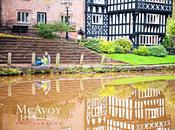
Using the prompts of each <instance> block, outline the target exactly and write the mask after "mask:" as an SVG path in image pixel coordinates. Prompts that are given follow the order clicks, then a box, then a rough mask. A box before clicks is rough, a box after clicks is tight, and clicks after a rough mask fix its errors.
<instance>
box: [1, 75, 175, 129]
mask: <svg viewBox="0 0 175 130" xmlns="http://www.w3.org/2000/svg"><path fill="white" fill-rule="evenodd" d="M128 75H129V76H132V75H134V74H123V75H122V74H120V75H115V74H107V75H95V76H92V75H91V76H75V75H74V76H56V75H48V76H24V77H12V78H6V77H4V78H2V79H0V80H1V82H0V130H19V128H20V130H49V129H52V130H144V129H150V130H154V129H158V130H159V129H160V130H161V129H162V130H168V129H171V127H174V124H173V123H174V121H175V119H174V118H175V116H174V110H175V108H174V104H173V103H172V102H171V100H172V99H173V98H172V97H171V96H170V91H172V92H173V93H172V94H174V89H169V88H168V87H167V86H170V88H173V85H172V84H175V81H174V80H172V81H157V82H152V83H150V82H148V83H146V84H144V83H141V84H132V85H131V84H129V85H128V86H108V83H109V82H111V81H113V80H116V79H118V78H119V77H120V78H121V77H122V76H123V77H127V76H128ZM140 75H141V76H142V74H140ZM147 75H148V74H147ZM140 86H142V87H143V86H144V89H143V88H141V87H140ZM157 86H158V87H157ZM123 90H125V91H123ZM121 95H122V96H121ZM123 95H125V96H123ZM170 99H171V100H170ZM167 105H169V106H168V107H167ZM170 114H171V117H170ZM171 118H172V121H171Z"/></svg>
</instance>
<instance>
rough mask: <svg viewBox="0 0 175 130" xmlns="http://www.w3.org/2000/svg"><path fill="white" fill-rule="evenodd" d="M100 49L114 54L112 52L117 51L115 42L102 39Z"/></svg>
mask: <svg viewBox="0 0 175 130" xmlns="http://www.w3.org/2000/svg"><path fill="white" fill-rule="evenodd" d="M100 50H101V52H103V53H108V54H112V53H115V46H114V44H113V42H109V41H101V42H100Z"/></svg>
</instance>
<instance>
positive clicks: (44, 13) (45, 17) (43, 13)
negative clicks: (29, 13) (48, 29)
mask: <svg viewBox="0 0 175 130" xmlns="http://www.w3.org/2000/svg"><path fill="white" fill-rule="evenodd" d="M43 16H44V17H43ZM42 17H43V18H42ZM37 23H38V24H40V23H47V13H46V12H37Z"/></svg>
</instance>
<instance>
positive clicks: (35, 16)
mask: <svg viewBox="0 0 175 130" xmlns="http://www.w3.org/2000/svg"><path fill="white" fill-rule="evenodd" d="M62 2H63V0H1V3H0V4H1V6H0V11H1V13H0V21H1V26H4V27H12V26H13V25H25V26H29V27H30V28H32V27H33V26H34V25H36V24H38V23H51V22H54V21H58V20H59V21H61V20H63V21H64V20H65V17H66V9H65V6H64V5H63V4H62ZM71 2H72V5H71V6H70V8H69V21H70V23H71V24H72V25H74V26H75V27H76V29H79V28H80V27H83V28H84V0H78V1H77V0H72V1H71Z"/></svg>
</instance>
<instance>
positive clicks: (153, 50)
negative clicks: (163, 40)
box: [149, 45, 167, 57]
mask: <svg viewBox="0 0 175 130" xmlns="http://www.w3.org/2000/svg"><path fill="white" fill-rule="evenodd" d="M149 51H150V55H151V56H157V57H165V56H166V55H167V51H166V49H165V47H164V46H162V45H161V46H151V47H149Z"/></svg>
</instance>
